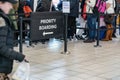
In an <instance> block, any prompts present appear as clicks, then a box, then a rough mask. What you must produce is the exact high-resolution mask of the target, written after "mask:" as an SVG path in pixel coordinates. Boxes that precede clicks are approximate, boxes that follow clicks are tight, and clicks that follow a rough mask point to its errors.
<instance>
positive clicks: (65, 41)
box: [64, 14, 68, 53]
mask: <svg viewBox="0 0 120 80" xmlns="http://www.w3.org/2000/svg"><path fill="white" fill-rule="evenodd" d="M67 26H68V14H65V37H64V52H65V53H66V52H67Z"/></svg>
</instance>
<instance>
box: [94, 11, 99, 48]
mask: <svg viewBox="0 0 120 80" xmlns="http://www.w3.org/2000/svg"><path fill="white" fill-rule="evenodd" d="M99 36H100V13H99V14H98V25H97V42H96V45H95V46H94V47H98V46H99V47H101V45H100V44H99Z"/></svg>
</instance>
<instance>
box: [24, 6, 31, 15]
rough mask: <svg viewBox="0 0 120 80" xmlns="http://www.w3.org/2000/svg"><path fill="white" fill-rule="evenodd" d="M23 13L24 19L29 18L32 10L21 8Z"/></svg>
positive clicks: (25, 7)
mask: <svg viewBox="0 0 120 80" xmlns="http://www.w3.org/2000/svg"><path fill="white" fill-rule="evenodd" d="M23 11H24V13H25V17H29V16H30V13H31V12H32V9H31V8H30V7H29V6H23Z"/></svg>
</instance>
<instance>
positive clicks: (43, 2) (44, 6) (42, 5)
mask: <svg viewBox="0 0 120 80" xmlns="http://www.w3.org/2000/svg"><path fill="white" fill-rule="evenodd" d="M50 7H51V0H40V1H39V2H38V5H37V8H36V12H44V11H50ZM51 10H52V11H55V7H54V5H52V9H51Z"/></svg>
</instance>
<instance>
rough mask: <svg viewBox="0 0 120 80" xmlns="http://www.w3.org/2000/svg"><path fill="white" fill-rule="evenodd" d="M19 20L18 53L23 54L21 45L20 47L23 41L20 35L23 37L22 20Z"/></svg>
mask: <svg viewBox="0 0 120 80" xmlns="http://www.w3.org/2000/svg"><path fill="white" fill-rule="evenodd" d="M19 20H20V40H19V43H20V45H19V51H20V53H23V45H22V40H23V39H22V35H23V28H22V27H23V26H22V22H23V18H22V17H20V18H19Z"/></svg>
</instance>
